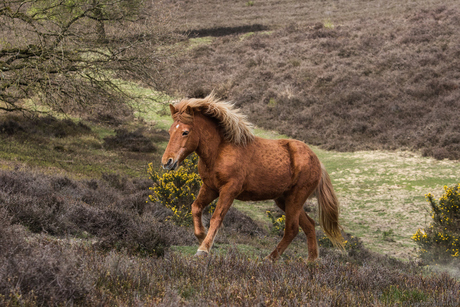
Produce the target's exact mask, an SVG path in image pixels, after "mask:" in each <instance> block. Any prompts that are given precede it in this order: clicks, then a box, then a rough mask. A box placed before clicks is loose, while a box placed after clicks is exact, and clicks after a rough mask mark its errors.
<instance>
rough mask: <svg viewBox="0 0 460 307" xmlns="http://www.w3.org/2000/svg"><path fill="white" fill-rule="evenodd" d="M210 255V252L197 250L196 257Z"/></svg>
mask: <svg viewBox="0 0 460 307" xmlns="http://www.w3.org/2000/svg"><path fill="white" fill-rule="evenodd" d="M206 256H208V253H207V252H205V251H197V252H196V254H195V257H200V258H203V257H206Z"/></svg>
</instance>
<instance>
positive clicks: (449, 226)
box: [412, 184, 460, 261]
mask: <svg viewBox="0 0 460 307" xmlns="http://www.w3.org/2000/svg"><path fill="white" fill-rule="evenodd" d="M425 197H426V200H427V201H428V202H429V203H430V206H431V218H432V219H433V221H432V222H431V224H430V226H429V227H428V228H425V229H420V228H419V229H418V230H417V232H416V233H415V234H414V235H413V236H412V239H413V240H414V241H415V242H416V243H417V245H418V246H419V248H420V249H419V254H420V257H421V258H422V259H424V260H427V261H445V260H450V259H457V260H460V184H459V185H458V186H454V187H450V188H449V187H447V186H444V194H443V195H442V196H441V198H440V199H439V201H436V200H435V199H434V197H433V195H432V194H431V193H428V194H426V195H425Z"/></svg>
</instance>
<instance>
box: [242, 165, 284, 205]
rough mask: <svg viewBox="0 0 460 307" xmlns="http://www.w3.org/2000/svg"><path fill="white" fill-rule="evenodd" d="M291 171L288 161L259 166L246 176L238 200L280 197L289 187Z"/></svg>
mask: <svg viewBox="0 0 460 307" xmlns="http://www.w3.org/2000/svg"><path fill="white" fill-rule="evenodd" d="M291 179H292V178H291V171H290V164H289V163H288V161H286V162H284V163H277V164H271V165H270V167H268V166H266V167H259V168H257V169H255V170H254V171H253V172H252V173H250V174H249V175H248V176H247V180H246V182H245V184H244V190H243V192H242V193H241V194H240V195H239V196H238V198H237V199H239V200H265V199H274V198H278V197H280V196H281V195H282V194H283V193H285V192H286V191H288V190H289V189H290V187H291V183H292V180H291Z"/></svg>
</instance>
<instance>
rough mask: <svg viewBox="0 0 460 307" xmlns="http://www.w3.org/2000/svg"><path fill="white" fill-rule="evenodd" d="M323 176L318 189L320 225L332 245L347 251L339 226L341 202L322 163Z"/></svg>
mask: <svg viewBox="0 0 460 307" xmlns="http://www.w3.org/2000/svg"><path fill="white" fill-rule="evenodd" d="M321 171H322V176H321V180H320V181H319V185H318V187H317V188H316V197H317V198H318V211H319V224H320V225H321V228H323V231H324V232H325V233H326V235H327V236H328V237H329V239H330V240H331V242H332V244H333V245H334V246H336V247H338V248H340V249H342V250H345V246H344V239H343V237H342V233H341V230H342V226H340V224H339V201H338V199H337V196H336V195H335V192H334V188H333V187H332V182H331V178H329V174H328V173H327V171H326V169H325V168H324V165H323V164H322V163H321Z"/></svg>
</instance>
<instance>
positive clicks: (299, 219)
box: [161, 94, 343, 261]
mask: <svg viewBox="0 0 460 307" xmlns="http://www.w3.org/2000/svg"><path fill="white" fill-rule="evenodd" d="M170 109H171V115H172V118H173V120H174V123H173V124H172V125H171V128H170V129H169V135H170V140H169V143H168V146H167V147H166V150H165V152H164V155H163V157H162V160H161V163H162V165H163V168H164V169H168V170H175V169H177V168H178V167H179V164H180V163H181V162H182V161H183V160H184V159H185V158H186V157H187V156H188V155H189V154H191V153H192V152H196V153H197V154H198V156H199V162H198V172H199V174H200V177H201V180H202V181H203V184H202V186H201V189H200V192H199V193H198V196H197V198H196V199H195V201H194V202H193V204H192V216H193V224H194V231H195V236H196V237H197V238H198V241H199V243H200V246H199V248H198V251H197V253H196V255H197V256H205V255H207V254H208V253H209V252H210V249H211V247H212V245H213V242H214V238H215V237H216V234H217V231H218V229H219V227H220V226H221V225H222V221H223V219H224V216H225V214H226V213H227V211H228V209H229V208H230V206H231V205H232V203H233V200H234V199H238V200H242V201H249V200H251V201H258V200H267V199H274V200H275V203H276V205H277V206H278V207H279V208H281V210H283V211H284V212H285V215H286V223H285V224H286V226H285V230H284V236H283V238H282V239H281V241H280V242H279V244H278V246H277V247H276V248H275V250H274V251H273V252H272V253H271V254H270V255H269V256H268V258H269V259H271V260H273V261H275V260H277V259H278V258H279V257H280V256H281V254H282V253H283V252H284V251H285V250H286V248H287V247H288V245H289V244H290V243H291V241H292V240H293V239H294V237H295V236H296V235H297V233H298V232H299V225H300V227H302V230H303V231H304V232H305V234H306V236H307V244H308V259H307V261H314V260H315V259H316V258H317V257H318V243H317V240H316V233H315V222H314V220H313V219H312V218H310V217H309V216H308V215H307V214H306V212H305V211H304V210H303V205H304V203H305V201H306V200H307V198H309V197H310V196H313V194H315V195H316V197H317V199H318V209H319V210H318V211H319V221H320V225H321V227H322V229H323V231H324V232H325V233H326V235H327V236H328V237H329V239H330V240H331V241H332V243H333V244H334V245H335V246H338V247H341V248H343V237H342V234H341V226H340V225H339V203H338V201H337V197H336V196H335V193H334V190H333V187H332V183H331V180H330V178H329V175H328V173H327V172H326V170H325V168H324V166H323V165H322V164H321V163H320V161H319V159H318V157H317V156H316V155H315V154H314V153H313V151H312V150H311V149H310V148H309V147H308V146H307V145H306V144H305V143H303V142H301V141H297V140H291V139H280V140H269V139H264V138H260V137H256V136H254V134H253V133H252V132H251V124H249V123H248V122H247V121H246V119H245V116H243V115H242V114H241V113H240V111H239V110H238V109H235V108H234V107H233V105H232V104H230V103H228V102H224V101H220V100H218V99H216V98H215V96H214V94H210V95H209V96H207V97H205V98H204V99H187V100H182V101H180V102H179V103H176V104H175V105H170ZM217 197H219V200H218V202H217V205H216V209H215V211H214V213H213V214H212V217H211V220H210V226H209V231H208V233H206V230H205V228H204V226H203V224H202V221H201V216H202V212H203V209H204V208H205V207H206V206H208V205H209V204H210V203H211V202H212V201H213V200H215V199H216V198H217Z"/></svg>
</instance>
